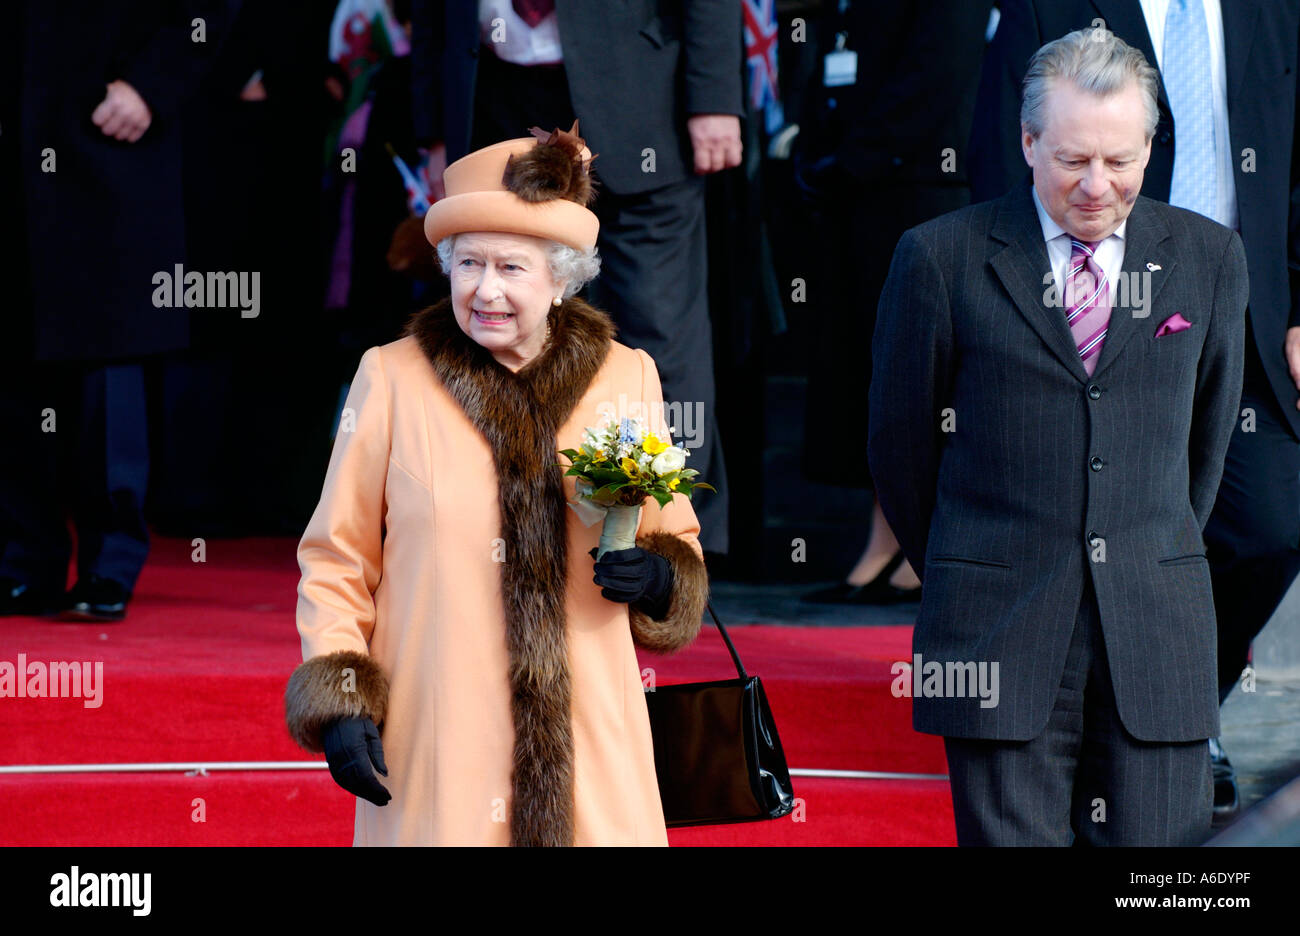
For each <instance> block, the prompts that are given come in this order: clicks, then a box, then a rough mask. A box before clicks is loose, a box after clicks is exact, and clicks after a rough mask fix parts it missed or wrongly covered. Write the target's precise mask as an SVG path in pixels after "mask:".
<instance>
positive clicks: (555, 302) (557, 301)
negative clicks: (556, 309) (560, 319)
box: [551, 296, 563, 306]
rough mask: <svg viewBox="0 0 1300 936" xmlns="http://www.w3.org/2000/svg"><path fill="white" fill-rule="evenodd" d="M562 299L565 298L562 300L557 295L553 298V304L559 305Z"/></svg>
mask: <svg viewBox="0 0 1300 936" xmlns="http://www.w3.org/2000/svg"><path fill="white" fill-rule="evenodd" d="M562 301H563V300H561V299H560V297H559V296H556V297H555V298H554V299H552V300H551V305H553V306H558V305H559V304H560V303H561V302H562Z"/></svg>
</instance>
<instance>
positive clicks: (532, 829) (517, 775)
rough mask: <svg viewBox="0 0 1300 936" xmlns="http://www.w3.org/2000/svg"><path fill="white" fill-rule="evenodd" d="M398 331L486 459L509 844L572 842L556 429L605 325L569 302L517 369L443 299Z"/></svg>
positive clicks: (599, 349)
mask: <svg viewBox="0 0 1300 936" xmlns="http://www.w3.org/2000/svg"><path fill="white" fill-rule="evenodd" d="M406 334H408V335H414V336H415V338H416V339H417V340H418V341H419V343H420V347H421V348H422V349H423V350H424V353H425V355H426V356H427V357H428V358H429V361H430V362H431V363H432V364H433V368H434V371H435V372H436V373H437V375H438V379H439V380H440V381H441V382H442V384H443V386H444V387H445V388H446V389H447V391H448V392H449V393H450V394H451V395H452V397H453V398H454V399H455V400H456V401H457V402H458V403H459V404H460V406H461V408H462V409H463V410H464V411H465V414H466V415H467V416H468V417H469V419H470V421H471V422H472V423H473V424H474V426H475V427H476V428H477V429H478V430H479V432H481V433H482V434H483V437H484V438H485V439H486V440H487V442H488V445H489V446H490V448H491V449H492V456H493V459H494V460H495V462H496V469H497V487H498V491H499V496H498V501H499V504H500V510H501V536H502V539H504V540H505V554H506V557H507V559H506V561H505V562H503V563H501V593H502V596H503V598H504V600H505V609H506V643H507V647H508V650H509V654H510V691H511V709H512V713H513V718H514V727H515V744H514V773H513V777H512V781H511V785H512V797H511V799H512V805H511V817H510V840H511V844H512V845H571V844H573V735H572V731H573V729H572V723H571V721H570V680H569V657H568V644H567V641H566V638H565V627H566V614H565V591H566V586H567V582H566V579H567V574H566V573H567V569H568V564H567V552H568V550H567V545H568V539H567V532H566V511H567V509H568V508H567V506H566V503H565V492H564V483H563V477H564V469H563V468H560V467H558V462H559V460H560V459H559V456H558V454H557V452H556V448H555V446H556V442H555V436H556V433H557V432H558V431H559V429H560V427H561V426H562V425H563V424H564V422H565V421H566V420H567V419H568V417H569V415H570V414H571V413H572V412H573V410H574V407H576V406H577V405H578V403H579V402H580V401H581V400H582V398H583V396H584V395H585V394H586V392H587V389H588V388H589V387H590V386H591V382H592V380H593V379H594V378H595V376H596V373H597V371H599V370H600V367H601V365H602V364H603V363H604V361H605V358H606V356H607V355H608V354H609V348H610V341H611V339H612V338H613V337H614V325H613V322H612V321H610V319H609V317H608V316H607V315H605V314H604V313H603V312H600V311H597V310H596V309H594V308H592V307H591V306H589V305H588V304H587V303H585V302H583V301H582V300H581V299H577V298H572V299H568V300H566V301H565V302H564V303H563V305H561V306H560V307H559V308H558V309H555V310H552V313H551V340H550V343H549V344H548V346H547V347H546V348H545V349H544V350H543V351H542V353H541V354H539V355H538V356H537V357H536V358H534V359H533V360H531V361H529V362H528V364H527V365H525V366H524V367H522V368H521V369H520V370H519V371H517V372H513V371H511V370H510V369H509V368H507V367H505V366H503V365H501V364H499V363H498V362H497V361H496V359H495V358H493V357H492V355H491V353H490V352H489V351H488V350H487V349H486V348H483V347H482V346H480V345H479V344H478V343H477V342H475V341H474V340H473V339H471V338H470V337H469V336H468V335H466V334H465V333H464V332H463V331H461V329H460V326H459V325H457V324H456V319H455V317H454V314H453V312H452V308H451V301H450V300H449V299H444V300H443V301H442V302H439V303H438V304H437V305H434V306H431V307H430V308H428V309H425V310H424V311H422V312H419V313H417V314H416V315H415V316H413V317H412V319H411V322H410V324H409V325H408V326H407V329H406Z"/></svg>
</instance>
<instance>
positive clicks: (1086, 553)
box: [868, 185, 1248, 741]
mask: <svg viewBox="0 0 1300 936" xmlns="http://www.w3.org/2000/svg"><path fill="white" fill-rule="evenodd" d="M1124 247H1125V250H1124V264H1123V270H1124V274H1125V276H1126V277H1129V280H1128V281H1129V282H1133V279H1132V275H1133V274H1137V275H1138V276H1137V282H1139V283H1140V282H1141V274H1142V273H1144V272H1147V273H1150V280H1149V283H1150V296H1149V305H1148V314H1147V316H1146V317H1145V318H1142V317H1137V315H1140V314H1141V310H1140V309H1137V308H1134V309H1128V308H1120V307H1116V308H1114V309H1113V311H1112V315H1111V321H1110V326H1109V331H1108V334H1107V337H1106V341H1105V344H1104V345H1103V348H1102V351H1101V355H1100V359H1099V361H1098V363H1097V367H1096V370H1095V372H1094V373H1093V375H1092V377H1089V376H1088V375H1087V373H1086V371H1084V369H1083V364H1082V362H1081V361H1080V360H1079V355H1078V353H1077V351H1076V349H1075V346H1074V341H1073V339H1072V337H1071V335H1070V330H1069V326H1068V325H1067V324H1066V322H1065V318H1064V313H1063V311H1062V310H1061V309H1060V308H1059V307H1055V306H1052V305H1049V304H1048V303H1047V301H1046V300H1045V292H1046V291H1047V290H1048V289H1049V287H1048V286H1047V285H1045V283H1050V282H1051V281H1050V279H1048V278H1047V277H1046V276H1045V274H1046V275H1050V270H1051V266H1050V263H1049V260H1048V255H1047V248H1046V245H1045V243H1044V241H1043V232H1042V227H1041V226H1040V224H1039V221H1038V216H1037V213H1036V212H1035V209H1034V204H1033V201H1032V199H1031V197H1030V192H1029V187H1028V186H1027V185H1026V186H1025V187H1023V188H1017V189H1016V190H1014V191H1012V192H1011V193H1010V194H1008V195H1006V196H1005V197H1003V198H1001V199H999V200H997V201H993V202H985V203H982V204H979V205H972V206H971V207H969V208H964V209H962V210H960V211H956V212H953V213H951V214H947V215H943V216H942V217H939V218H936V219H934V220H933V221H929V222H927V223H925V224H922V225H920V226H918V227H915V228H913V229H911V230H910V231H908V232H907V233H906V234H904V235H903V237H902V239H901V240H900V241H899V243H898V247H897V249H896V250H895V253H894V258H893V263H892V265H891V267H890V272H889V278H888V280H887V282H886V284H885V287H884V290H883V292H882V294H881V297H880V307H879V318H878V321H877V325H876V331H875V337H874V344H873V358H872V360H873V367H874V374H873V379H872V383H871V391H870V429H869V441H868V449H869V457H870V464H871V473H872V477H873V479H874V481H875V483H876V486H877V496H878V497H879V500H880V504H881V507H882V508H883V510H884V513H885V516H886V518H888V520H889V523H890V524H891V526H892V527H893V529H894V531H895V533H896V534H897V536H898V540H899V542H900V543H901V544H902V547H903V550H904V552H905V553H906V555H907V557H908V559H909V560H910V561H911V563H912V565H913V566H914V567H915V568H916V570H917V572H918V574H920V575H921V576H922V578H923V581H924V583H925V589H924V592H923V599H922V604H921V613H920V616H919V618H918V620H917V624H916V629H915V633H914V637H913V652H914V653H919V654H921V656H922V659H923V661H926V662H928V661H936V662H940V663H947V662H950V661H951V662H962V663H965V662H970V663H976V664H978V663H980V662H983V663H986V664H988V663H994V662H996V663H997V664H998V674H999V675H998V680H999V701H998V704H997V705H996V706H994V707H982V706H981V705H980V700H979V699H978V698H971V697H969V696H968V697H965V698H944V697H940V698H931V697H925V698H919V697H918V698H915V699H914V700H913V722H914V725H915V727H916V729H917V730H918V731H925V732H930V733H934V734H944V735H951V736H955V737H972V738H997V739H1008V740H1026V739H1029V738H1032V737H1034V736H1036V735H1037V734H1039V733H1040V732H1041V731H1042V730H1043V728H1044V727H1045V726H1046V724H1047V720H1048V716H1049V714H1050V712H1051V708H1052V704H1053V701H1054V699H1055V696H1056V691H1057V689H1058V687H1059V685H1060V679H1061V675H1062V672H1063V670H1064V666H1065V656H1066V650H1067V648H1068V646H1069V642H1070V634H1071V632H1072V629H1073V627H1074V622H1075V615H1076V612H1077V611H1078V608H1079V603H1080V600H1081V599H1082V596H1083V593H1084V583H1085V576H1091V578H1092V583H1093V585H1094V588H1095V592H1096V598H1097V605H1098V608H1099V610H1100V613H1101V624H1102V631H1103V633H1104V635H1105V640H1106V650H1107V653H1108V656H1109V659H1110V667H1111V675H1112V679H1113V681H1114V684H1115V693H1116V700H1117V705H1118V710H1119V715H1120V718H1121V720H1122V722H1123V724H1124V726H1125V727H1126V728H1127V729H1128V730H1129V732H1130V733H1132V734H1133V735H1134V736H1135V737H1137V738H1139V739H1142V740H1150V741H1190V740H1196V739H1201V738H1206V737H1210V736H1213V735H1216V734H1217V733H1218V730H1219V714H1218V713H1219V709H1218V695H1217V690H1216V672H1215V671H1216V654H1215V621H1214V604H1213V600H1212V596H1211V591H1210V573H1209V568H1208V565H1207V563H1206V560H1205V546H1204V542H1203V540H1202V538H1201V531H1202V530H1203V529H1204V527H1205V523H1206V521H1207V520H1208V519H1209V516H1210V509H1211V507H1213V505H1214V499H1215V494H1216V491H1217V489H1218V485H1219V478H1220V476H1221V474H1222V472H1223V458H1224V453H1225V452H1226V450H1227V447H1228V440H1229V438H1230V436H1231V434H1232V432H1233V431H1234V430H1235V428H1236V426H1237V422H1236V420H1237V405H1238V403H1239V402H1240V398H1241V384H1242V361H1243V358H1242V355H1243V347H1244V342H1245V335H1244V328H1245V325H1244V322H1245V318H1244V316H1245V308H1246V299H1247V293H1248V281H1247V274H1246V258H1245V254H1244V251H1243V249H1242V244H1241V238H1240V237H1239V236H1238V235H1237V234H1236V233H1234V232H1233V231H1231V230H1229V229H1228V228H1225V227H1222V226H1220V225H1218V224H1215V223H1214V222H1212V221H1209V220H1207V219H1205V218H1203V217H1201V216H1200V215H1197V214H1194V213H1192V212H1189V211H1184V210H1182V209H1180V208H1173V207H1170V206H1169V205H1166V204H1163V203H1161V202H1156V201H1153V200H1151V199H1148V198H1143V197H1139V198H1138V200H1137V201H1136V203H1135V204H1134V205H1133V210H1132V212H1131V213H1130V214H1129V217H1128V226H1127V230H1126V235H1125V245H1124ZM1175 312H1177V313H1181V314H1182V315H1183V317H1184V318H1186V319H1187V320H1188V321H1190V322H1191V323H1192V326H1191V327H1190V328H1188V329H1186V330H1185V331H1181V332H1177V333H1175V334H1171V335H1166V336H1164V337H1161V338H1156V337H1155V334H1156V331H1157V328H1158V326H1159V325H1160V323H1162V322H1163V321H1164V320H1165V319H1167V318H1168V317H1169V316H1171V315H1173V314H1174V313H1175ZM945 416H947V417H949V419H948V420H947V422H948V425H947V426H945ZM945 429H948V430H951V431H945ZM1099 546H1100V548H1099ZM1103 550H1104V551H1103ZM1099 558H1104V561H1099ZM919 676H920V674H916V676H915V677H914V678H916V679H917V682H918V683H919V681H920V679H919Z"/></svg>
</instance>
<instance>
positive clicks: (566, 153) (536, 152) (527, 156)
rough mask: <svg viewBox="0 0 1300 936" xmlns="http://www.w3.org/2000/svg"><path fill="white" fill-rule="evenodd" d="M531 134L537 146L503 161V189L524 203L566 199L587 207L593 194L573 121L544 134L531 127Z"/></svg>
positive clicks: (587, 164) (582, 143) (576, 124)
mask: <svg viewBox="0 0 1300 936" xmlns="http://www.w3.org/2000/svg"><path fill="white" fill-rule="evenodd" d="M531 132H532V134H533V136H535V137H537V140H538V143H537V145H536V146H534V147H533V148H532V149H531V150H529V151H528V152H526V153H521V154H519V155H518V156H511V157H510V159H509V160H507V161H506V172H505V177H504V178H503V179H502V182H503V184H504V185H505V187H506V188H507V189H509V190H510V191H512V192H514V193H515V194H516V195H518V196H519V197H520V198H522V199H523V200H524V201H527V202H542V201H552V200H553V199H556V198H567V199H568V200H569V201H572V202H577V203H578V204H579V205H582V207H584V208H586V207H589V206H590V205H591V203H592V200H593V199H594V198H595V197H596V192H595V187H594V185H593V182H592V178H591V172H590V168H591V163H590V160H588V161H587V162H584V161H583V159H582V151H583V149H584V148H585V147H586V145H587V144H586V141H585V140H583V139H582V137H580V136H578V122H577V121H576V120H575V121H574V122H573V127H572V129H570V130H567V131H566V130H558V129H557V130H554V131H553V132H551V133H549V134H548V133H547V132H546V131H545V130H543V129H542V128H541V127H533V128H532V130H531ZM591 158H592V159H595V158H596V157H595V156H592V157H591Z"/></svg>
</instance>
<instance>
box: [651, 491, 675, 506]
mask: <svg viewBox="0 0 1300 936" xmlns="http://www.w3.org/2000/svg"><path fill="white" fill-rule="evenodd" d="M650 496H651V497H653V498H654V499H655V500H656V501H658V502H659V506H660V507H667V506H668V505H669V504H671V503H672V502H673V496H672V495H671V494H669V493H668V492H667V491H651V492H650Z"/></svg>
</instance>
